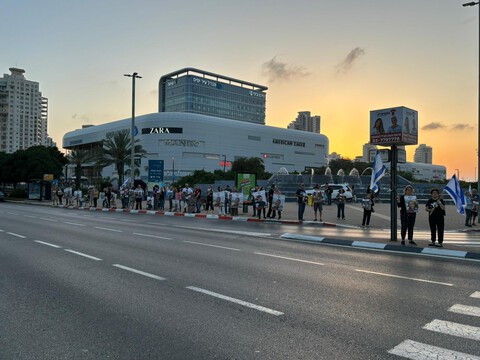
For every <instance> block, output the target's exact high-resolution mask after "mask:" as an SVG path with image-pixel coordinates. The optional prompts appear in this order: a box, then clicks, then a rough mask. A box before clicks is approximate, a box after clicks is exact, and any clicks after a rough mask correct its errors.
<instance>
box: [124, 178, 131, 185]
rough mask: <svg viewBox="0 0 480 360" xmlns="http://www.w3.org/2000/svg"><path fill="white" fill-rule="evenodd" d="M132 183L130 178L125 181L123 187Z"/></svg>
mask: <svg viewBox="0 0 480 360" xmlns="http://www.w3.org/2000/svg"><path fill="white" fill-rule="evenodd" d="M129 182H130V178H128V179H125V181H124V182H123V184H122V186H127V184H128V183H129Z"/></svg>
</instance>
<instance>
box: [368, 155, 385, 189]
mask: <svg viewBox="0 0 480 360" xmlns="http://www.w3.org/2000/svg"><path fill="white" fill-rule="evenodd" d="M386 172H387V168H386V167H385V166H384V165H383V161H382V158H381V157H380V153H379V152H378V150H377V152H376V153H375V158H374V159H373V170H372V178H371V179H370V190H372V192H373V193H376V192H378V190H379V186H380V179H381V178H382V177H384V176H385V173H386Z"/></svg>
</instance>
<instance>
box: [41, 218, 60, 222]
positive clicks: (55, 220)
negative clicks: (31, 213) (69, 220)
mask: <svg viewBox="0 0 480 360" xmlns="http://www.w3.org/2000/svg"><path fill="white" fill-rule="evenodd" d="M40 220H45V221H51V222H58V220H57V219H49V218H40Z"/></svg>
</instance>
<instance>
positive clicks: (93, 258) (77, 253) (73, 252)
mask: <svg viewBox="0 0 480 360" xmlns="http://www.w3.org/2000/svg"><path fill="white" fill-rule="evenodd" d="M64 250H65V251H67V252H69V253H72V254H75V255H79V256H83V257H86V258H88V259H91V260H95V261H102V259H100V258H97V257H95V256H92V255H88V254H84V253H81V252H78V251H75V250H71V249H64Z"/></svg>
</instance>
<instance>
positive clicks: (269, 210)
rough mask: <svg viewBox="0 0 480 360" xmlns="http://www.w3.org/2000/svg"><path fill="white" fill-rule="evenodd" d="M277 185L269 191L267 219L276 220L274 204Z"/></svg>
mask: <svg viewBox="0 0 480 360" xmlns="http://www.w3.org/2000/svg"><path fill="white" fill-rule="evenodd" d="M274 189H275V185H272V186H271V187H270V190H268V212H267V218H274V217H275V215H273V216H272V203H273V194H274V193H275V190H274Z"/></svg>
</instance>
